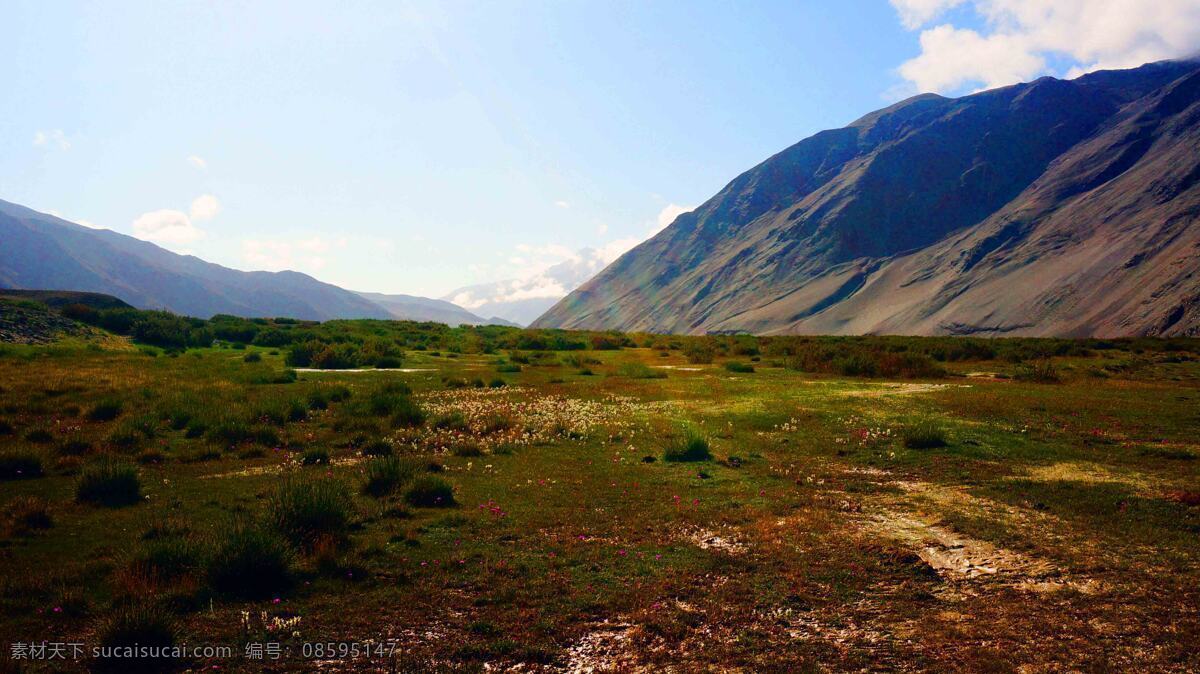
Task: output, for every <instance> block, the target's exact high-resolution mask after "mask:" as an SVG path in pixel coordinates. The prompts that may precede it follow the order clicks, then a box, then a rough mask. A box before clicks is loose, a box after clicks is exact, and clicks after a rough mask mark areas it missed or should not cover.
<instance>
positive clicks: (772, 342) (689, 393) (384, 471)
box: [0, 309, 1200, 672]
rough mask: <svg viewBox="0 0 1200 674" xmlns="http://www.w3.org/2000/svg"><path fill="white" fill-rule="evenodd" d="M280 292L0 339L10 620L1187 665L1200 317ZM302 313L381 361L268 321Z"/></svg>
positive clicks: (413, 653) (991, 662) (521, 657)
mask: <svg viewBox="0 0 1200 674" xmlns="http://www.w3.org/2000/svg"><path fill="white" fill-rule="evenodd" d="M114 311H120V309H116V310H114ZM264 323H269V322H266V321H260V322H258V323H256V322H254V321H244V322H238V321H233V320H232V319H225V322H224V323H223V324H222V323H221V322H220V321H218V322H216V323H208V324H205V325H203V326H201V327H198V328H197V329H201V330H204V329H213V326H216V329H217V330H219V331H221V334H222V335H224V338H218V339H216V341H215V342H211V338H209V339H210V343H209V344H206V345H204V346H199V347H173V346H155V345H151V344H147V343H144V342H141V343H139V342H134V341H131V340H130V339H129V338H128V337H121V336H119V335H113V334H112V333H109V332H106V331H104V330H101V329H99V328H89V329H88V330H85V329H84V328H82V327H81V328H80V329H79V330H78V331H75V332H72V333H69V334H63V335H60V336H59V337H58V338H57V339H56V340H55V341H53V342H52V343H49V344H41V345H14V344H10V345H5V346H2V347H0V387H2V388H0V431H2V432H3V433H5V435H3V436H0V444H2V445H3V448H4V449H3V451H2V453H0V478H2V479H3V480H4V481H3V485H4V487H3V491H4V498H3V503H2V504H0V507H2V509H3V521H4V531H3V546H2V547H0V556H2V558H3V560H4V561H3V564H2V565H0V636H2V637H3V639H4V640H5V641H6V642H10V643H18V642H31V641H40V640H42V639H50V640H52V641H58V640H61V641H69V642H78V643H83V644H87V646H88V647H89V649H90V648H91V647H93V646H99V645H102V644H104V645H109V646H111V645H116V644H121V643H128V642H130V641H138V642H139V643H143V644H146V643H163V644H183V643H187V644H191V645H193V646H196V645H202V644H209V645H222V646H226V647H228V648H229V649H231V650H230V651H229V653H231V654H230V655H226V656H224V657H212V658H204V657H193V658H186V659H182V660H179V661H171V663H170V664H171V665H172V666H175V667H179V668H191V669H193V670H198V669H201V668H216V667H219V668H220V669H223V670H234V671H241V670H254V671H262V670H266V671H301V670H308V669H311V668H314V667H318V666H319V667H321V668H323V669H329V670H332V671H361V670H365V671H384V670H399V671H426V670H430V669H449V670H462V671H491V670H496V669H500V670H506V671H568V672H590V671H631V672H638V671H644V672H650V671H663V670H664V669H672V668H674V669H677V670H679V671H690V670H695V669H705V668H709V667H719V668H720V669H722V670H725V671H747V672H749V671H812V670H849V669H862V668H866V669H885V670H892V671H897V670H898V671H910V670H911V671H917V670H922V671H923V670H947V669H949V670H985V669H986V670H995V671H1010V670H1017V669H1024V670H1041V671H1044V670H1056V669H1062V668H1076V669H1077V668H1085V669H1087V668H1090V669H1102V670H1103V669H1124V670H1129V669H1136V670H1140V671H1184V670H1188V669H1193V668H1195V667H1197V666H1200V662H1197V661H1196V653H1195V651H1194V650H1193V649H1192V648H1191V647H1190V644H1192V643H1194V642H1195V641H1196V639H1197V638H1200V620H1198V618H1197V615H1196V612H1195V606H1196V605H1197V602H1198V601H1200V596H1197V590H1196V588H1197V587H1198V585H1200V584H1198V583H1197V580H1198V579H1200V563H1198V562H1200V546H1198V543H1197V541H1198V540H1200V539H1198V538H1197V535H1196V534H1197V531H1198V530H1200V529H1198V528H1200V479H1198V478H1200V445H1197V441H1196V438H1195V428H1196V425H1197V423H1198V421H1200V420H1198V419H1197V417H1196V409H1197V406H1196V403H1197V401H1198V400H1200V390H1198V387H1200V344H1198V343H1197V342H1195V341H1194V340H1187V339H1176V340H1155V339H1144V338H1143V339H1133V340H1111V341H1100V340H1077V341H1074V340H1029V339H1026V340H1021V339H1013V340H970V339H962V338H899V337H896V338H885V337H863V338H794V337H788V338H754V337H748V336H723V337H718V336H712V337H686V336H666V335H646V334H629V335H625V334H621V333H581V332H564V331H535V330H519V329H515V328H505V327H496V326H490V327H462V328H447V327H446V326H439V325H436V324H416V323H402V322H390V321H340V322H339V321H335V322H331V323H325V324H319V325H318V324H290V323H288V322H286V321H284V322H282V323H276V324H273V325H264ZM239 326H241V328H243V331H242V332H240V334H239V332H238V330H237V329H235V328H237V327H239ZM301 330H302V331H306V332H305V333H304V334H305V335H306V337H305V338H306V339H307V338H309V337H311V338H312V339H314V340H321V339H330V338H332V337H334V336H337V335H341V337H338V339H340V340H342V341H341V342H340V343H342V344H345V345H350V346H354V345H357V346H356V347H355V348H357V349H358V351H356V352H355V353H366V352H368V351H369V352H371V353H377V352H378V348H377V347H374V346H373V347H370V348H369V349H368V348H367V347H365V346H364V345H365V344H367V343H368V342H372V340H375V341H380V342H386V343H388V344H391V345H393V347H394V348H395V351H394V352H393V353H392V354H391V355H389V356H375V357H377V358H380V357H388V358H393V359H395V360H396V361H398V363H384V365H387V367H381V368H380V369H373V368H371V367H369V366H361V365H354V366H353V367H356V368H359V369H356V370H355V371H353V372H347V371H339V370H337V369H319V368H314V367H311V366H309V367H306V368H302V367H299V366H296V367H294V369H293V367H292V366H291V365H289V362H294V361H295V358H296V356H295V355H293V353H292V350H291V347H290V346H289V345H287V344H280V345H277V346H260V345H256V344H254V341H255V338H256V337H257V335H258V334H274V333H273V332H272V331H275V332H278V333H281V334H289V333H292V331H301ZM93 331H94V332H93ZM272 339H275V338H274V337H272ZM258 341H260V342H261V341H263V340H262V339H259V340H258ZM280 341H282V340H280ZM299 343H306V342H299ZM552 346H553V347H556V348H554V349H551V348H549V347H552ZM348 352H349V351H347V353H348ZM360 362H361V361H360ZM364 367H365V369H362V368H364ZM885 373H886V374H885ZM248 643H249V644H255V643H258V644H276V646H275V647H274V648H276V649H277V650H276V651H274V652H276V653H277V655H278V659H274V658H273V657H270V656H265V657H264V658H263V659H248V656H247V652H248V651H247V644H248ZM318 643H319V644H321V645H320V646H317V645H316V644H318ZM355 644H357V645H355ZM26 664H29V665H31V668H30V670H29V671H40V670H39V669H38V667H39V666H42V667H43V668H44V666H45V665H46V664H47V663H45V662H42V663H37V662H32V661H30V662H28V663H26ZM76 664H79V665H87V666H92V667H94V668H95V669H98V670H103V669H106V668H107V667H109V665H108V663H106V662H105V661H103V660H93V659H90V658H89V659H87V660H86V661H81V662H79V663H76ZM143 665H144V666H145V667H147V668H150V669H155V668H161V667H162V666H163V663H162V662H151V663H148V664H147V663H143ZM112 667H120V668H121V669H120V671H131V670H130V667H132V665H131V663H130V661H118V662H116V663H112ZM114 671H116V670H114Z"/></svg>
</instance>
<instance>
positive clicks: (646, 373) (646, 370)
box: [617, 363, 667, 379]
mask: <svg viewBox="0 0 1200 674" xmlns="http://www.w3.org/2000/svg"><path fill="white" fill-rule="evenodd" d="M617 376H618V377H629V378H630V379H666V378H667V373H666V372H661V371H659V370H655V369H653V368H651V367H649V366H647V365H644V364H642V363H622V364H621V366H620V367H618V368H617Z"/></svg>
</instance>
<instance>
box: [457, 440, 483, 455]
mask: <svg viewBox="0 0 1200 674" xmlns="http://www.w3.org/2000/svg"><path fill="white" fill-rule="evenodd" d="M451 451H452V453H453V454H454V456H461V457H465V458H472V457H476V456H483V450H482V449H480V448H479V445H477V444H475V443H473V442H459V443H455V445H454V448H453V449H452V450H451Z"/></svg>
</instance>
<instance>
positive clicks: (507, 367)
mask: <svg viewBox="0 0 1200 674" xmlns="http://www.w3.org/2000/svg"><path fill="white" fill-rule="evenodd" d="M520 371H521V366H520V365H517V364H516V363H503V364H501V365H497V366H496V372H520Z"/></svg>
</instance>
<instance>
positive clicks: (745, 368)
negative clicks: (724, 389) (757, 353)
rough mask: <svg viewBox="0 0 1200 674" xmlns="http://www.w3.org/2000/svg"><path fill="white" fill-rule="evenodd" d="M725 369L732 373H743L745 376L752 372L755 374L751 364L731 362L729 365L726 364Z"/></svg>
mask: <svg viewBox="0 0 1200 674" xmlns="http://www.w3.org/2000/svg"><path fill="white" fill-rule="evenodd" d="M725 369H726V370H729V371H730V372H739V373H743V374H749V373H751V372H754V366H753V365H751V364H749V363H740V362H737V361H730V362H728V363H725Z"/></svg>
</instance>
